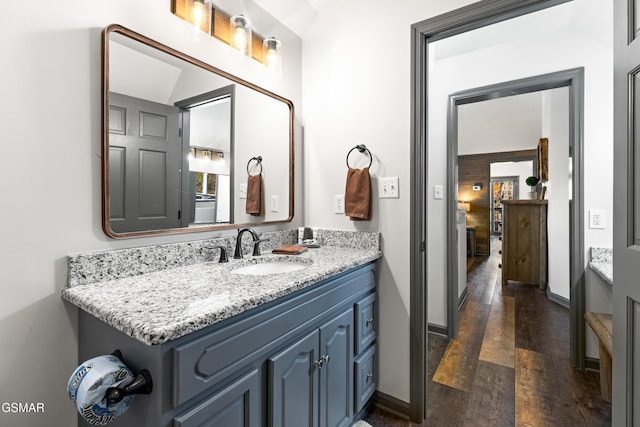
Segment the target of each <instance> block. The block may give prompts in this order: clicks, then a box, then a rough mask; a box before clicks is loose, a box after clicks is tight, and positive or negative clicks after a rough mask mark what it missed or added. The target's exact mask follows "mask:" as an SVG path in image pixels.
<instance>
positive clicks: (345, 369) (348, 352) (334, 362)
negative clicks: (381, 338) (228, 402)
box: [269, 310, 353, 427]
mask: <svg viewBox="0 0 640 427" xmlns="http://www.w3.org/2000/svg"><path fill="white" fill-rule="evenodd" d="M269 386H270V393H269V406H270V413H271V420H270V423H269V425H270V426H272V427H276V426H307V425H308V426H310V427H311V426H313V427H317V426H320V427H342V426H348V425H349V424H350V422H351V418H352V416H353V398H352V396H353V310H349V311H347V312H345V313H343V314H342V315H339V316H337V317H336V318H334V319H333V320H331V321H329V322H328V323H326V324H325V325H323V326H322V327H320V328H319V329H318V330H317V331H314V332H312V333H311V334H309V335H307V336H305V337H304V338H302V339H300V340H299V341H297V342H295V343H293V344H292V345H290V346H289V347H287V348H286V349H284V350H282V351H281V352H280V353H278V354H276V355H274V356H273V357H271V358H269Z"/></svg>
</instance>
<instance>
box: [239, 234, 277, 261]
mask: <svg viewBox="0 0 640 427" xmlns="http://www.w3.org/2000/svg"><path fill="white" fill-rule="evenodd" d="M246 231H248V232H249V233H251V237H253V256H260V243H261V242H266V241H267V240H269V239H260V238H259V237H258V234H257V233H256V232H255V231H253V230H252V229H250V228H243V229H241V230H238V237H237V238H236V250H235V251H234V253H233V257H234V258H235V259H241V258H242V235H243V234H244V233H245V232H246Z"/></svg>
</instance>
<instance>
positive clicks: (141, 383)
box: [105, 350, 153, 404]
mask: <svg viewBox="0 0 640 427" xmlns="http://www.w3.org/2000/svg"><path fill="white" fill-rule="evenodd" d="M111 355H112V356H115V357H117V358H118V359H120V361H121V362H122V363H124V358H123V356H122V352H121V351H120V350H115V351H114V352H113V353H111ZM152 391H153V381H152V379H151V373H150V372H149V371H148V370H147V369H142V370H140V372H138V375H136V377H135V378H134V379H133V381H132V382H131V383H129V384H128V385H126V386H124V387H109V388H108V389H107V392H106V394H105V398H106V399H107V401H108V402H109V403H112V404H113V403H118V402H120V401H121V400H122V399H124V398H125V397H127V396H130V395H132V394H151V392H152Z"/></svg>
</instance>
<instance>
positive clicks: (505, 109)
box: [435, 43, 542, 156]
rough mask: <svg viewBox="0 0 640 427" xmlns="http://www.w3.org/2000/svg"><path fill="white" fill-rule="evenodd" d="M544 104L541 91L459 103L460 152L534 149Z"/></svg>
mask: <svg viewBox="0 0 640 427" xmlns="http://www.w3.org/2000/svg"><path fill="white" fill-rule="evenodd" d="M435 44H436V49H437V45H438V43H435ZM541 105H542V95H541V92H532V93H527V94H523V95H517V96H506V97H503V98H497V99H490V100H487V101H482V102H473V103H470V104H464V105H460V106H459V107H458V155H460V156H462V155H467V154H480V153H499V152H501V151H520V150H532V149H534V150H535V148H536V147H537V146H538V139H539V138H540V130H541V129H540V126H541V123H542V121H541V120H542V119H541V114H542V108H541Z"/></svg>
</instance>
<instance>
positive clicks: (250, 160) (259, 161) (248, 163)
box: [247, 156, 262, 176]
mask: <svg viewBox="0 0 640 427" xmlns="http://www.w3.org/2000/svg"><path fill="white" fill-rule="evenodd" d="M254 160H255V161H256V162H257V163H258V166H260V173H257V174H256V175H262V156H258V157H252V158H250V159H249V161H248V162H247V175H249V176H254V175H251V173H250V172H249V165H250V164H251V162H252V161H254Z"/></svg>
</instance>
